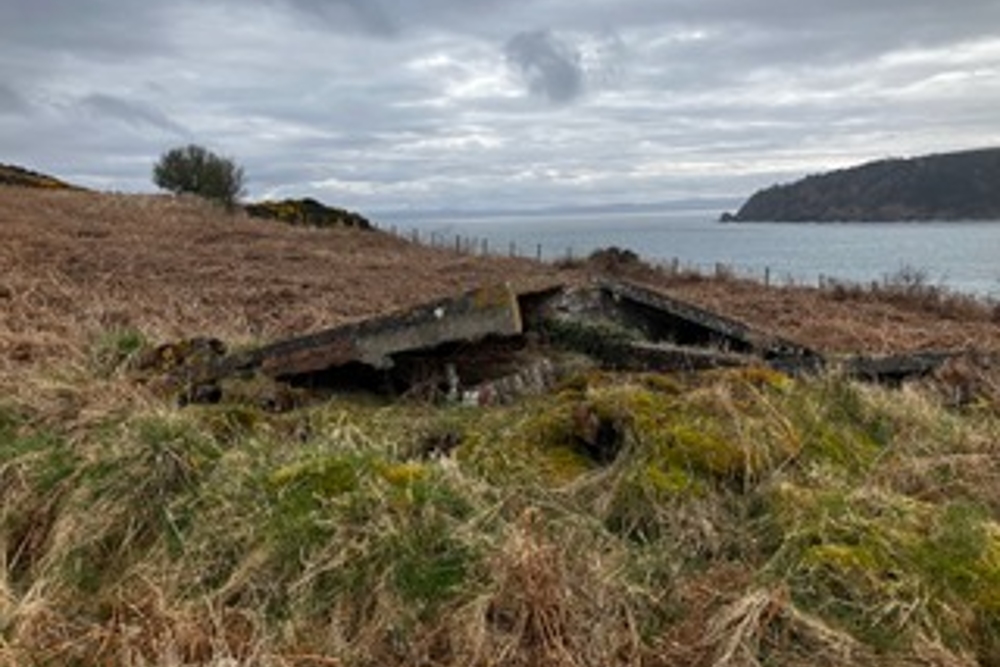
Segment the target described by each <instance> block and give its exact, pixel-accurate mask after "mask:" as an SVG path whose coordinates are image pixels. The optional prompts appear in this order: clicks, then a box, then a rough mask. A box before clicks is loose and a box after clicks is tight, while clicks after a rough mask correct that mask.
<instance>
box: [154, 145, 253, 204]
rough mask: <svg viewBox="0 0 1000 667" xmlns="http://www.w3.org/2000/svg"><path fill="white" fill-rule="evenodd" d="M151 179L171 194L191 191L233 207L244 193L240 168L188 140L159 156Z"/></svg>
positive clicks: (227, 159) (229, 160)
mask: <svg viewBox="0 0 1000 667" xmlns="http://www.w3.org/2000/svg"><path fill="white" fill-rule="evenodd" d="M153 182H154V183H155V184H156V185H157V187H160V188H162V189H164V190H169V191H170V192H173V193H174V194H181V193H185V192H187V193H191V194H195V195H198V196H199V197H204V198H206V199H210V200H213V201H217V202H220V203H221V204H224V205H225V206H226V208H232V207H233V206H234V205H235V204H236V201H237V200H238V199H239V198H240V196H242V195H243V193H244V189H243V168H242V167H240V166H239V165H237V164H236V163H235V162H234V161H233V160H231V159H229V158H225V157H220V156H219V155H216V154H215V153H212V152H211V151H209V150H208V149H206V148H203V147H202V146H197V145H195V144H190V145H188V146H184V147H182V148H174V149H171V150H169V151H167V152H166V153H164V154H163V155H161V156H160V160H159V162H157V163H156V165H155V166H154V167H153Z"/></svg>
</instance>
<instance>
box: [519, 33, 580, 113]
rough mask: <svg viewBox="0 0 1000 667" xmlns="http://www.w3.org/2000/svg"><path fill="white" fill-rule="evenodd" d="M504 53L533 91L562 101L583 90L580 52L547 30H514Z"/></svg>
mask: <svg viewBox="0 0 1000 667" xmlns="http://www.w3.org/2000/svg"><path fill="white" fill-rule="evenodd" d="M504 53H505V54H506V56H507V61H508V62H509V63H510V64H511V65H513V66H514V67H515V68H516V69H517V70H518V71H519V72H520V73H521V75H522V76H523V77H524V79H525V81H526V83H527V85H528V89H529V90H530V91H531V92H532V93H533V94H535V95H541V96H543V97H546V98H547V99H548V100H549V101H550V102H555V103H565V102H570V101H572V100H574V99H576V98H577V97H579V96H580V95H581V94H582V93H583V89H584V71H583V67H582V65H581V58H580V52H579V51H578V50H577V49H576V48H574V47H572V46H571V45H569V44H567V43H566V42H564V41H563V40H560V39H559V38H558V37H556V36H555V35H553V34H552V33H551V32H550V31H548V30H536V31H532V32H522V33H518V34H517V35H514V36H513V37H512V38H511V39H510V40H509V41H508V42H507V44H506V46H505V47H504Z"/></svg>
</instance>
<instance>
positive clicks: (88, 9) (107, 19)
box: [0, 0, 170, 58]
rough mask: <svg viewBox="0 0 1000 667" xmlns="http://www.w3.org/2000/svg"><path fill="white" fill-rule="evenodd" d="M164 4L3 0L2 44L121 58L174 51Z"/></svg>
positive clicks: (0, 2)
mask: <svg viewBox="0 0 1000 667" xmlns="http://www.w3.org/2000/svg"><path fill="white" fill-rule="evenodd" d="M165 11H166V9H165V7H163V6H161V3H152V2H122V1H121V0H88V1H87V2H76V1H74V0H31V1H30V2H24V1H23V0H0V42H3V43H4V44H5V45H9V46H14V45H21V46H27V47H29V48H33V49H39V51H40V54H41V55H43V56H45V55H48V54H51V53H58V52H71V53H81V52H84V53H88V54H91V55H96V56H98V57H115V58H118V57H121V56H122V55H123V54H125V53H130V54H134V53H152V52H162V51H165V50H167V49H168V45H169V42H170V40H169V36H168V33H167V30H166V26H167V25H169V22H168V21H167V20H165Z"/></svg>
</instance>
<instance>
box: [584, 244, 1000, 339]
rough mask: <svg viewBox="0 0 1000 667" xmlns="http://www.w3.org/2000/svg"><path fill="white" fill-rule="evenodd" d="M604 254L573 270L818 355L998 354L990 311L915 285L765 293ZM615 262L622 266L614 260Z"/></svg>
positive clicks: (747, 284) (744, 282)
mask: <svg viewBox="0 0 1000 667" xmlns="http://www.w3.org/2000/svg"><path fill="white" fill-rule="evenodd" d="M614 259H615V256H614V255H610V254H609V253H606V252H605V253H602V254H595V257H594V258H593V260H592V261H590V262H587V263H584V262H576V263H575V265H576V266H577V267H579V268H584V269H589V270H593V271H597V272H602V273H612V274H614V275H618V276H622V277H626V278H630V279H632V280H636V281H639V282H642V283H645V284H647V285H650V286H651V287H654V288H657V289H662V290H664V291H666V292H668V293H669V294H671V295H673V296H676V297H678V298H681V299H685V300H688V301H691V302H693V303H696V304H698V305H700V306H702V307H704V308H708V309H710V310H714V311H716V312H719V313H722V314H724V315H727V316H729V317H732V318H735V319H737V320H741V321H743V322H746V323H747V324H750V325H752V326H754V327H756V328H759V329H762V330H764V331H769V332H771V333H774V334H777V335H780V336H782V337H785V338H789V339H791V340H795V341H798V342H800V343H802V344H805V345H808V346H810V347H813V348H814V349H817V350H820V351H822V352H837V353H853V354H859V353H863V354H889V353H893V354H896V353H901V352H912V351H919V350H978V351H980V352H991V353H995V352H1000V327H998V321H997V313H998V308H997V305H996V304H993V303H989V302H985V301H982V300H977V299H975V298H973V297H970V296H966V295H962V294H957V293H951V292H948V291H947V290H944V289H942V288H939V287H935V286H932V285H925V284H919V283H912V282H911V283H907V282H901V283H899V284H889V285H878V286H874V287H872V286H860V285H846V284H831V285H829V286H827V287H825V288H824V289H819V288H817V287H806V286H801V285H800V286H796V285H790V286H782V287H770V288H769V287H765V286H764V285H762V284H761V283H759V282H756V281H754V280H748V279H742V278H739V277H736V276H734V275H731V274H726V273H722V274H721V275H719V276H714V275H712V276H708V275H704V274H700V273H696V272H690V271H678V272H674V271H671V270H670V269H669V268H660V267H655V266H652V265H650V264H648V263H647V262H644V261H642V260H638V259H635V258H624V260H623V261H617V262H615V261H609V260H614ZM618 259H619V260H622V258H618Z"/></svg>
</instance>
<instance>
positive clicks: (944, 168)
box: [722, 148, 1000, 222]
mask: <svg viewBox="0 0 1000 667" xmlns="http://www.w3.org/2000/svg"><path fill="white" fill-rule="evenodd" d="M722 219H723V220H724V221H731V222H762V221H777V222H806V221H821V222H830V221H845V222H869V221H896V220H1000V148H988V149H981V150H972V151H963V152H958V153H944V154H939V155H927V156H923V157H917V158H910V159H889V160H879V161H877V162H870V163H867V164H863V165H861V166H858V167H851V168H849V169H841V170H838V171H832V172H829V173H825V174H819V175H814V176H808V177H806V178H804V179H802V180H800V181H797V182H795V183H790V184H785V185H775V186H772V187H770V188H767V189H764V190H760V191H758V192H757V193H755V194H754V195H753V196H752V197H750V199H748V200H747V202H746V203H745V204H743V206H742V207H741V208H740V210H739V211H738V212H737V213H736V214H735V215H730V214H724V215H723V218H722Z"/></svg>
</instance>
